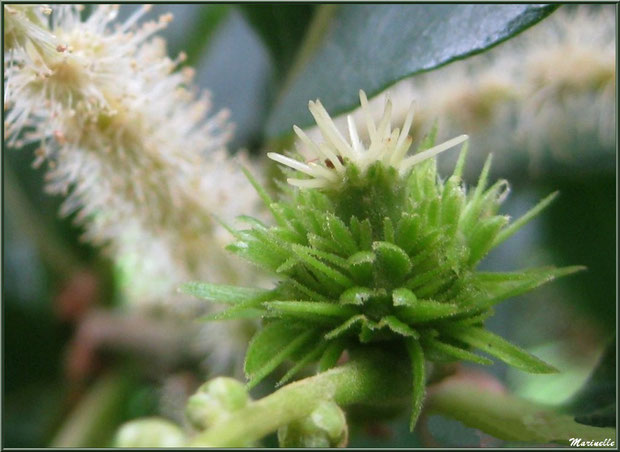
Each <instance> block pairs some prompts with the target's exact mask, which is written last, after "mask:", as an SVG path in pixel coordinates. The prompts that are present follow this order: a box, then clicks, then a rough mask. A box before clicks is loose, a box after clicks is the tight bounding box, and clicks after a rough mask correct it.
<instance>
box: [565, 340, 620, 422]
mask: <svg viewBox="0 0 620 452" xmlns="http://www.w3.org/2000/svg"><path fill="white" fill-rule="evenodd" d="M567 409H568V410H569V411H570V412H571V413H574V414H575V415H576V416H575V420H576V421H577V422H579V423H580V424H587V425H594V426H597V427H615V425H616V342H615V340H614V341H612V342H611V343H610V344H609V346H608V347H607V348H606V349H605V353H604V354H603V356H602V357H601V359H600V360H599V362H598V365H597V366H596V369H595V370H594V372H593V373H592V375H591V376H590V378H589V379H588V381H587V382H586V383H585V384H584V385H583V387H582V388H581V389H580V390H579V392H577V394H575V395H574V396H573V397H572V398H571V400H570V401H569V402H568V404H567Z"/></svg>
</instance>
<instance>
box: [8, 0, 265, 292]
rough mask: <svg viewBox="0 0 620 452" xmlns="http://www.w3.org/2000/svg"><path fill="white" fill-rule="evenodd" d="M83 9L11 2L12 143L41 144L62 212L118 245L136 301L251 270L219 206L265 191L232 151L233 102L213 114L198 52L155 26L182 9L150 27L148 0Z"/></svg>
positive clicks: (228, 209)
mask: <svg viewBox="0 0 620 452" xmlns="http://www.w3.org/2000/svg"><path fill="white" fill-rule="evenodd" d="M82 10H83V8H82V7H80V6H79V5H58V6H56V5H53V6H52V7H51V8H50V7H47V6H39V5H5V6H4V11H5V24H4V25H5V28H4V37H5V67H6V74H5V102H6V105H7V106H8V108H9V111H8V113H7V116H6V134H7V136H6V138H7V139H8V143H9V144H10V145H12V146H14V147H23V146H24V145H27V144H29V143H36V144H37V145H38V148H37V149H36V151H35V154H36V160H35V162H34V165H35V166H39V165H41V164H43V163H44V162H47V166H48V169H49V170H48V172H47V175H46V178H47V190H48V191H49V192H50V193H54V194H62V195H66V196H67V197H66V200H65V201H64V204H63V206H62V209H61V214H63V215H69V214H75V221H76V222H78V223H80V224H81V225H83V226H84V228H85V233H84V239H86V240H88V241H90V242H92V243H94V244H98V245H105V246H106V247H107V248H108V250H109V252H110V254H111V255H112V256H113V257H114V258H115V261H116V263H117V265H118V266H119V268H120V270H121V274H123V275H125V276H126V278H125V279H126V280H127V282H126V286H127V287H126V293H127V295H128V298H129V300H130V301H131V302H135V303H139V304H140V303H147V304H151V303H153V302H154V301H170V299H171V297H172V298H174V297H175V296H177V297H178V295H177V294H176V292H175V289H176V286H177V285H178V284H179V283H180V282H182V281H186V280H188V279H190V278H192V277H194V278H195V277H203V278H211V279H216V280H218V281H223V280H227V281H230V280H233V281H235V280H236V281H241V280H244V277H243V274H244V273H243V272H241V271H239V270H238V268H237V266H236V263H235V261H231V259H230V258H229V257H228V256H226V255H224V253H222V252H220V251H219V250H220V249H221V245H222V244H223V242H224V241H228V240H229V236H228V235H227V232H226V231H225V229H224V228H223V227H221V226H220V225H219V224H218V223H217V222H215V221H214V220H213V218H212V215H213V214H215V215H217V216H219V217H221V218H223V219H224V220H226V221H230V220H232V219H233V218H234V217H235V216H236V215H238V214H239V213H240V212H243V211H250V212H256V206H255V205H254V204H253V202H254V200H255V199H256V197H255V194H254V192H253V191H252V188H251V186H250V185H249V184H247V183H244V182H245V181H244V180H243V176H242V175H241V174H240V172H239V171H238V169H237V166H238V165H237V163H236V162H234V161H233V160H232V159H231V158H230V157H229V156H228V152H227V150H226V148H225V145H226V143H227V141H228V140H229V138H230V136H231V133H232V124H230V123H229V122H228V121H227V117H228V112H226V111H221V112H219V113H217V114H215V115H212V114H210V113H209V110H210V109H211V105H210V100H209V96H208V93H202V94H200V93H198V92H197V91H196V90H195V89H194V88H193V87H192V77H193V70H192V69H191V68H187V67H186V68H183V69H182V70H177V68H178V66H179V65H180V64H181V63H182V61H183V60H184V58H185V56H184V55H183V54H181V55H179V56H178V57H177V58H176V59H170V58H168V57H167V55H166V48H165V42H164V40H163V39H161V38H159V37H157V36H154V35H155V33H156V32H158V31H160V30H162V29H163V28H164V27H166V25H167V24H168V23H169V22H170V21H171V19H172V16H171V15H170V14H165V15H162V16H161V17H159V19H158V20H155V21H146V22H144V21H142V22H143V23H142V24H141V25H139V23H140V22H141V19H142V16H143V15H144V14H145V13H147V12H148V11H149V6H142V7H140V8H137V9H136V11H135V13H133V14H132V15H130V17H128V18H127V19H126V20H125V21H124V22H122V23H117V22H116V17H117V15H118V10H119V7H118V5H98V6H94V7H93V8H92V12H91V13H90V14H89V15H88V17H87V18H85V19H83V18H82V16H83V15H84V13H83V11H82ZM241 158H242V159H245V158H244V157H243V156H241ZM245 162H246V164H248V162H247V159H245ZM244 189H245V191H244V192H242V193H241V194H239V193H238V191H239V190H242V191H243V190H244ZM232 193H236V194H237V195H236V196H233V195H232ZM246 273H247V272H246ZM248 279H249V278H248ZM246 280H247V279H246Z"/></svg>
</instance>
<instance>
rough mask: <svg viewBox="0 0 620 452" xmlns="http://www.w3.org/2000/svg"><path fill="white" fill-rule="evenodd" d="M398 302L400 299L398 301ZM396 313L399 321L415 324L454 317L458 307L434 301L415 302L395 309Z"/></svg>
mask: <svg viewBox="0 0 620 452" xmlns="http://www.w3.org/2000/svg"><path fill="white" fill-rule="evenodd" d="M400 301H401V299H399V302H400ZM403 301H404V299H403ZM396 311H397V312H398V316H399V317H400V318H401V319H403V320H406V321H407V322H408V323H416V322H430V321H432V320H437V319H441V318H444V317H450V316H453V315H456V314H457V313H458V312H459V307H458V306H456V305H453V304H449V303H440V302H438V301H434V300H417V301H416V302H415V303H412V304H410V305H409V304H408V305H406V306H399V307H397V308H396Z"/></svg>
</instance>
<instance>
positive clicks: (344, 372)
mask: <svg viewBox="0 0 620 452" xmlns="http://www.w3.org/2000/svg"><path fill="white" fill-rule="evenodd" d="M403 361H404V360H401V359H397V358H395V357H394V356H385V353H384V354H383V355H382V354H380V353H378V352H377V351H369V352H364V354H363V355H361V354H360V355H359V356H357V357H354V358H352V360H351V361H349V362H348V363H346V364H344V365H343V366H340V367H337V368H335V369H332V370H329V371H327V372H324V373H321V374H318V375H316V376H314V377H309V378H306V379H304V380H300V381H297V382H294V383H291V384H289V385H286V386H284V387H283V388H281V389H279V390H278V391H276V392H274V393H273V394H271V395H269V396H267V397H265V398H263V399H261V400H258V401H256V402H251V403H250V404H248V405H247V406H246V407H245V408H243V409H241V410H239V411H237V412H235V413H233V414H232V415H231V417H229V418H228V419H226V420H224V421H222V422H220V423H218V424H216V425H214V426H212V427H211V428H209V429H207V430H205V431H204V432H202V433H200V434H198V435H197V436H196V437H195V438H194V439H193V440H192V441H191V443H190V445H191V446H193V447H234V446H237V447H239V446H244V445H247V444H249V443H252V442H253V441H256V440H258V439H260V438H262V437H264V436H265V435H267V434H269V433H271V432H274V431H276V430H277V429H278V427H280V426H282V425H286V424H288V423H290V422H292V421H294V420H296V419H300V418H303V417H305V416H308V415H310V414H311V413H312V411H314V409H315V408H316V407H317V406H318V404H319V403H320V402H322V401H324V400H333V401H334V402H336V403H337V404H339V405H349V404H352V403H368V404H382V405H386V404H387V405H389V404H397V403H402V400H403V397H406V395H407V393H408V392H410V391H411V389H410V387H409V385H410V376H409V372H408V370H407V368H406V367H405V366H402V364H401V363H402V362H403Z"/></svg>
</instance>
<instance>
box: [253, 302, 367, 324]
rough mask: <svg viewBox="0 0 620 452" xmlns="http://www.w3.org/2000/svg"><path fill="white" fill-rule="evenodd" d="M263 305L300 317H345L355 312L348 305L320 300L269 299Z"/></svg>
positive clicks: (312, 318)
mask: <svg viewBox="0 0 620 452" xmlns="http://www.w3.org/2000/svg"><path fill="white" fill-rule="evenodd" d="M264 306H265V307H266V308H267V309H269V310H273V311H277V312H279V313H282V314H286V315H288V316H291V317H299V318H300V319H304V318H307V319H310V320H316V319H317V318H319V319H320V318H322V317H323V318H326V319H325V320H331V319H339V318H340V319H347V318H349V317H352V316H354V315H355V314H357V312H356V311H355V310H354V309H351V308H350V307H348V306H342V305H339V304H335V303H326V302H321V301H269V302H267V303H265V304H264Z"/></svg>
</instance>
